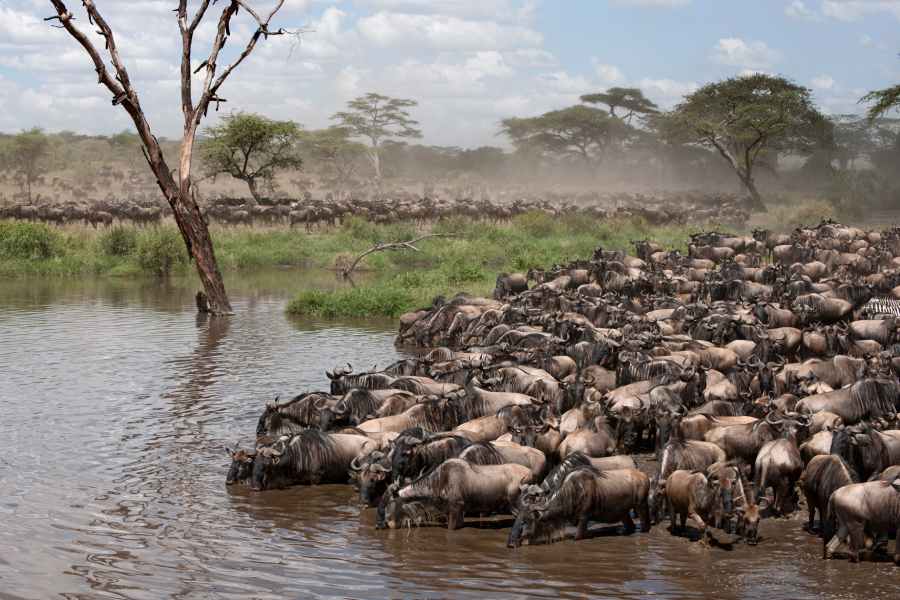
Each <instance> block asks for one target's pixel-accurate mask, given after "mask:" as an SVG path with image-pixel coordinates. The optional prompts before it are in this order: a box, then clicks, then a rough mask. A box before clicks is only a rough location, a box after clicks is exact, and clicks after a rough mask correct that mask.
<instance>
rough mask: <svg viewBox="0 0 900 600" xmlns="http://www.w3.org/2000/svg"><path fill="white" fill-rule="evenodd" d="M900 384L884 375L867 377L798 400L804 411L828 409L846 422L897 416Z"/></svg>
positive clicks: (808, 412)
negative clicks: (886, 378) (882, 376)
mask: <svg viewBox="0 0 900 600" xmlns="http://www.w3.org/2000/svg"><path fill="white" fill-rule="evenodd" d="M898 403H900V385H898V384H897V382H896V381H890V380H884V379H863V380H862V381H857V382H856V383H854V384H852V385H850V386H848V387H844V388H841V389H836V390H834V391H833V392H826V393H824V394H816V395H814V396H807V397H806V398H803V399H802V400H800V401H799V402H798V403H797V407H796V410H797V412H800V413H806V414H812V413H816V412H820V411H828V412H830V413H834V414H836V415H838V416H839V417H840V418H841V419H842V420H843V422H844V423H845V424H848V425H852V424H854V423H858V422H859V421H862V420H863V419H866V420H870V419H879V418H881V417H885V416H889V417H891V418H893V417H894V416H895V415H896V414H897V409H898V406H900V404H898Z"/></svg>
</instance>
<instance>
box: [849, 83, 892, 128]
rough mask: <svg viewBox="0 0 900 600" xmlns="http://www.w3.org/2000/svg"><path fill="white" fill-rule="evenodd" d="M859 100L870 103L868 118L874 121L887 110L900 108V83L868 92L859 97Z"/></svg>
mask: <svg viewBox="0 0 900 600" xmlns="http://www.w3.org/2000/svg"><path fill="white" fill-rule="evenodd" d="M859 101H860V102H866V103H871V104H872V106H870V107H869V111H868V113H867V114H868V117H869V120H870V121H874V120H875V119H877V118H878V117H882V116H884V115H885V114H886V113H887V112H889V111H891V110H894V109H896V108H900V85H895V86H892V87H889V88H885V89H883V90H875V91H872V92H869V93H868V94H866V95H865V96H863V97H862V98H860V100H859Z"/></svg>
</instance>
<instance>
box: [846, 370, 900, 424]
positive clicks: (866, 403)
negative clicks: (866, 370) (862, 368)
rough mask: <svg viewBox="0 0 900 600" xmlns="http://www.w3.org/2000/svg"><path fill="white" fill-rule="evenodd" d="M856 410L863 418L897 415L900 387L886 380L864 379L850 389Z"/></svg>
mask: <svg viewBox="0 0 900 600" xmlns="http://www.w3.org/2000/svg"><path fill="white" fill-rule="evenodd" d="M850 398H851V400H852V402H853V405H854V408H856V409H857V410H858V411H859V412H858V413H857V414H859V415H860V416H862V417H863V418H869V419H877V418H879V417H882V416H887V415H894V414H896V413H897V406H898V400H900V386H898V385H897V383H895V382H893V381H889V380H885V379H863V380H862V381H857V382H856V383H854V384H853V386H852V387H851V388H850Z"/></svg>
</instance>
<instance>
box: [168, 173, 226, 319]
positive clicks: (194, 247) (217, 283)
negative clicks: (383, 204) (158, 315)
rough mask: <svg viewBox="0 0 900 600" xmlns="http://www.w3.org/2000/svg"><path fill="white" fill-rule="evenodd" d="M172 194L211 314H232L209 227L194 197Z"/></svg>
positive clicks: (183, 233) (170, 200) (175, 212)
mask: <svg viewBox="0 0 900 600" xmlns="http://www.w3.org/2000/svg"><path fill="white" fill-rule="evenodd" d="M171 192H172V193H171V195H170V194H166V198H167V199H168V200H169V205H170V206H171V207H172V213H173V215H174V216H175V222H176V223H177V224H178V229H179V231H181V237H183V238H184V241H185V244H186V245H187V248H188V252H189V253H190V255H191V257H192V258H193V259H194V264H195V265H196V267H197V274H198V275H199V276H200V282H201V283H202V284H203V290H204V292H206V297H207V301H208V303H209V312H211V313H212V314H216V315H227V314H231V313H233V312H234V311H233V310H232V308H231V303H230V302H229V301H228V295H227V294H226V293H225V283H224V282H223V281H222V273H221V272H220V271H219V265H218V263H217V262H216V253H215V251H214V250H213V243H212V238H211V237H210V235H209V228H207V226H206V221H204V220H203V215H202V214H201V213H200V207H199V206H197V203H196V202H194V200H193V198H190V197H188V198H183V197H181V194H179V193H178V191H177V190H171Z"/></svg>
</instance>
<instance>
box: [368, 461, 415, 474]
mask: <svg viewBox="0 0 900 600" xmlns="http://www.w3.org/2000/svg"><path fill="white" fill-rule="evenodd" d="M369 468H370V469H372V470H373V471H381V472H382V473H390V472H391V470H390V469H388V468H387V467H386V466H384V465H383V464H381V463H377V462H376V463H372V464H370V465H369ZM420 477H421V475H420Z"/></svg>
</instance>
